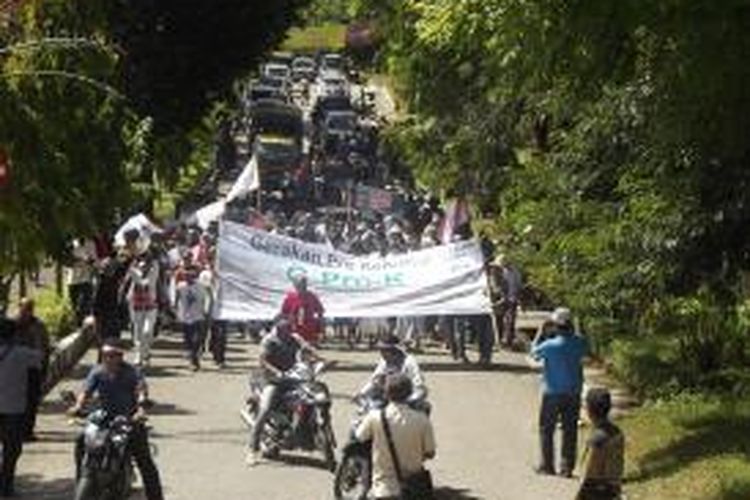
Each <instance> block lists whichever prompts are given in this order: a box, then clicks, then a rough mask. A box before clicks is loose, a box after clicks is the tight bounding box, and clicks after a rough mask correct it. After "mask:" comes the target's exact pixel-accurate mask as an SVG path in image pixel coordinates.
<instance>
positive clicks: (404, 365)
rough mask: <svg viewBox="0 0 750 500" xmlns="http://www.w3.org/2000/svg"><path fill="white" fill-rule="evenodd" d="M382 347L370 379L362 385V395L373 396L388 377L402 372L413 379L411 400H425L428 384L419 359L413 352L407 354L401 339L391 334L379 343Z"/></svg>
mask: <svg viewBox="0 0 750 500" xmlns="http://www.w3.org/2000/svg"><path fill="white" fill-rule="evenodd" d="M378 348H379V349H380V357H381V359H380V361H379V362H378V365H377V366H376V367H375V371H373V373H372V375H371V376H370V380H368V382H367V383H366V384H365V385H364V387H362V389H361V390H360V392H359V394H360V395H362V396H373V395H374V393H373V391H377V390H379V389H382V388H383V385H384V383H385V379H386V377H388V376H390V375H396V374H402V375H405V376H406V377H407V378H409V380H410V381H411V386H412V394H411V395H410V397H409V400H410V401H411V402H415V401H423V400H425V399H426V398H427V385H426V384H425V381H424V377H423V376H422V371H421V370H420V369H419V364H417V360H416V359H415V358H414V356H412V355H411V354H407V353H406V351H404V350H403V349H402V348H401V346H400V345H399V339H398V337H396V336H395V335H391V336H389V337H388V338H386V339H385V340H383V341H381V342H380V343H379V344H378Z"/></svg>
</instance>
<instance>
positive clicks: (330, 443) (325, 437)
mask: <svg viewBox="0 0 750 500" xmlns="http://www.w3.org/2000/svg"><path fill="white" fill-rule="evenodd" d="M320 433H321V435H320V444H321V446H322V448H323V455H324V456H325V461H326V468H327V469H328V470H329V471H331V472H336V453H335V452H334V450H333V448H334V440H333V429H331V424H326V425H325V427H323V428H322V429H321V430H320Z"/></svg>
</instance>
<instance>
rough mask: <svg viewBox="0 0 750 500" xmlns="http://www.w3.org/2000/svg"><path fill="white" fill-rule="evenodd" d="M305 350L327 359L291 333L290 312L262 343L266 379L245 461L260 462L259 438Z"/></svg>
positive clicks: (261, 359) (319, 357)
mask: <svg viewBox="0 0 750 500" xmlns="http://www.w3.org/2000/svg"><path fill="white" fill-rule="evenodd" d="M302 353H304V354H306V355H307V356H309V359H310V360H312V361H324V360H323V358H322V357H321V356H320V355H318V353H317V352H316V351H315V349H314V348H313V347H312V346H310V344H308V343H307V342H306V341H305V339H303V338H302V337H300V336H299V335H297V334H296V333H293V332H292V322H291V320H290V318H289V317H288V316H287V315H283V314H282V315H280V316H279V317H278V318H277V319H276V325H275V328H274V330H273V332H271V333H269V334H268V335H266V336H265V337H264V338H263V340H262V341H261V343H260V359H259V362H260V367H261V369H262V370H263V374H264V377H265V380H266V383H265V386H264V387H263V391H262V393H261V396H260V401H259V404H258V412H257V416H256V418H255V422H254V423H253V427H252V430H251V431H250V450H249V451H248V453H247V457H246V460H245V461H246V463H247V465H249V466H251V467H252V466H255V465H257V464H258V463H259V461H260V437H261V434H262V431H263V426H264V425H265V423H266V421H267V420H268V417H269V416H270V414H271V412H272V410H273V409H274V406H275V405H276V403H277V402H278V401H279V399H280V397H281V396H282V395H283V393H284V391H286V390H288V389H289V388H290V386H291V385H292V384H291V383H290V381H289V380H288V379H286V378H285V373H286V372H288V371H289V370H290V369H292V368H293V367H294V365H295V363H296V362H297V359H298V356H299V355H301V354H302Z"/></svg>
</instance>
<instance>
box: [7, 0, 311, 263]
mask: <svg viewBox="0 0 750 500" xmlns="http://www.w3.org/2000/svg"><path fill="white" fill-rule="evenodd" d="M306 3H307V2H306V0H279V1H275V2H261V1H247V0H243V1H239V0H211V1H197V0H192V1H191V0H158V1H146V0H130V1H125V0H120V1H116V2H111V1H104V0H28V1H27V2H24V3H23V4H21V6H20V7H18V9H17V10H16V11H14V12H13V17H12V19H11V20H10V21H9V22H5V23H4V24H3V25H2V28H0V40H2V43H3V45H4V46H3V47H2V48H0V71H1V72H2V73H1V74H0V148H2V149H3V150H4V151H5V152H7V153H8V155H9V156H10V158H11V161H12V177H11V183H10V185H9V186H7V187H5V188H4V189H3V190H2V191H0V275H4V276H7V275H9V274H12V273H14V272H17V271H18V270H20V269H29V268H33V267H34V266H35V265H36V264H37V263H38V262H39V261H40V259H41V258H43V257H45V256H47V255H52V256H54V257H56V258H62V257H63V256H64V255H65V247H66V244H67V243H68V242H69V240H70V239H71V238H72V237H75V236H89V235H92V234H94V233H96V232H98V231H101V230H106V229H109V228H110V226H111V225H112V224H113V223H114V222H115V221H116V219H117V218H118V217H122V216H124V215H126V214H127V212H129V211H130V210H132V208H133V207H136V206H138V205H139V204H141V203H142V202H143V195H144V194H145V195H147V196H150V195H151V194H152V193H153V190H154V182H155V179H156V178H157V177H158V178H160V179H166V180H167V181H168V182H174V181H175V180H176V179H177V178H178V177H179V173H180V171H181V169H182V168H184V167H187V166H189V163H190V162H191V161H208V160H207V158H206V156H207V155H206V154H205V152H206V144H203V143H198V142H196V141H204V142H205V141H206V140H211V139H207V138H211V137H212V136H213V134H211V133H206V131H205V130H204V129H205V128H206V127H211V126H213V125H215V123H214V121H217V120H214V118H216V117H215V114H211V111H212V109H213V108H214V106H215V104H216V103H217V102H220V101H228V100H230V99H231V98H232V85H233V83H234V82H235V80H237V79H238V78H239V77H241V76H244V75H245V74H247V73H248V72H250V71H252V70H253V69H254V68H255V65H256V64H257V62H258V61H259V59H260V58H261V57H262V56H263V55H264V54H265V53H266V52H267V51H269V50H271V49H272V48H274V47H275V46H276V45H277V44H278V43H279V42H280V41H281V40H282V39H283V37H284V36H285V33H286V31H287V29H288V27H290V26H291V25H292V24H293V23H295V22H296V21H297V20H298V16H299V10H300V8H301V7H303V6H304V5H306ZM206 117H210V119H211V120H212V121H210V122H208V123H207V122H206V121H205V120H206ZM196 148H197V149H198V150H199V151H201V152H202V153H201V155H199V156H198V157H196V155H194V154H191V151H193V150H195V149H196ZM155 175H156V177H155Z"/></svg>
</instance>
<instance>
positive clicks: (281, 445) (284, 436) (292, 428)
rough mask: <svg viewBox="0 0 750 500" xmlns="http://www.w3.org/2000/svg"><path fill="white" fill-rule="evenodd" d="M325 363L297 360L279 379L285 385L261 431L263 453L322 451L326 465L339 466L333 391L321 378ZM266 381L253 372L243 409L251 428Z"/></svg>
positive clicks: (242, 413)
mask: <svg viewBox="0 0 750 500" xmlns="http://www.w3.org/2000/svg"><path fill="white" fill-rule="evenodd" d="M326 367H327V365H326V364H324V363H315V364H311V363H297V365H295V367H294V368H292V369H291V370H289V372H287V373H286V374H285V376H284V379H283V380H282V381H280V382H279V383H280V384H281V385H283V386H284V387H285V388H284V390H283V392H282V396H281V398H280V400H279V401H277V402H276V404H275V405H274V409H273V410H272V411H271V414H270V415H269V417H268V420H267V421H266V424H265V425H264V426H263V430H262V433H261V440H260V441H261V451H262V453H263V455H264V456H266V457H269V458H276V457H278V455H279V454H280V453H281V451H282V450H289V451H291V450H305V451H322V452H323V456H324V459H325V465H326V468H327V469H328V470H330V471H331V472H333V471H334V470H335V469H336V455H335V453H334V450H335V448H336V438H335V436H334V434H333V427H332V426H331V394H330V391H329V390H328V386H327V385H326V384H325V383H323V382H322V381H320V380H318V377H319V376H320V374H321V373H322V372H323V371H324V370H325V368H326ZM263 382H264V381H263V377H260V376H258V375H253V376H251V378H250V396H249V397H248V398H247V400H246V402H245V407H244V408H243V409H242V410H241V411H240V415H241V416H242V419H243V420H244V421H245V423H246V424H247V426H248V428H250V429H252V427H253V425H254V424H255V418H256V415H257V413H258V405H259V401H260V395H261V392H262V391H263V386H264V383H263Z"/></svg>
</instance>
